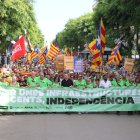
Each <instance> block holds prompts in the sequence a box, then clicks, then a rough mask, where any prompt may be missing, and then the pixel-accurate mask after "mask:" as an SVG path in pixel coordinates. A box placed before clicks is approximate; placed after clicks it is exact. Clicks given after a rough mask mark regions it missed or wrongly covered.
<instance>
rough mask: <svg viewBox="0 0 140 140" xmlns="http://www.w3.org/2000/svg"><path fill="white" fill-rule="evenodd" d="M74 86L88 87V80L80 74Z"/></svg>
mask: <svg viewBox="0 0 140 140" xmlns="http://www.w3.org/2000/svg"><path fill="white" fill-rule="evenodd" d="M74 86H75V87H78V88H85V87H86V81H85V79H83V77H82V75H81V74H79V76H78V80H75V82H74Z"/></svg>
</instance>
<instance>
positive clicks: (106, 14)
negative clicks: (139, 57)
mask: <svg viewBox="0 0 140 140" xmlns="http://www.w3.org/2000/svg"><path fill="white" fill-rule="evenodd" d="M139 11H140V4H139V0H104V1H103V0H99V3H98V5H97V7H96V9H95V16H94V17H93V20H94V23H95V26H97V25H99V21H100V18H101V17H102V18H103V21H104V23H105V26H106V33H107V46H109V47H111V46H112V47H113V41H114V39H115V38H119V37H123V36H124V37H125V43H126V44H127V45H124V46H123V47H122V49H121V51H122V52H123V54H124V55H125V54H127V55H131V50H132V49H135V47H136V48H137V49H138V45H137V46H135V43H136V42H135V38H134V36H135V35H136V33H137V32H139V28H140V25H139V21H140V12H139ZM137 37H138V36H137ZM126 50H127V52H126ZM139 54H140V52H139Z"/></svg>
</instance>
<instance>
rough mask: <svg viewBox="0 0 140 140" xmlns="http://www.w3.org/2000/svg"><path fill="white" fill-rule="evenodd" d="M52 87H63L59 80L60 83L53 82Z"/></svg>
mask: <svg viewBox="0 0 140 140" xmlns="http://www.w3.org/2000/svg"><path fill="white" fill-rule="evenodd" d="M52 87H61V86H60V83H59V82H58V83H55V82H53V84H52Z"/></svg>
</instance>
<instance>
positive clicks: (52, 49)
mask: <svg viewBox="0 0 140 140" xmlns="http://www.w3.org/2000/svg"><path fill="white" fill-rule="evenodd" d="M59 53H60V50H59V48H57V47H56V46H54V45H53V44H52V43H51V44H50V49H49V51H48V54H47V57H48V58H49V59H53V58H54V57H55V56H56V55H57V54H59Z"/></svg>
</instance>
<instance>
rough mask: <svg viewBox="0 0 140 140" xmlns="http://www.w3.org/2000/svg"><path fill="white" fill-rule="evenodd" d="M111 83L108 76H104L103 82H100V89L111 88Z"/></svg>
mask: <svg viewBox="0 0 140 140" xmlns="http://www.w3.org/2000/svg"><path fill="white" fill-rule="evenodd" d="M111 86H112V85H111V82H110V81H109V80H108V75H107V74H104V75H103V80H101V81H100V84H99V87H100V88H109V87H111Z"/></svg>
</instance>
